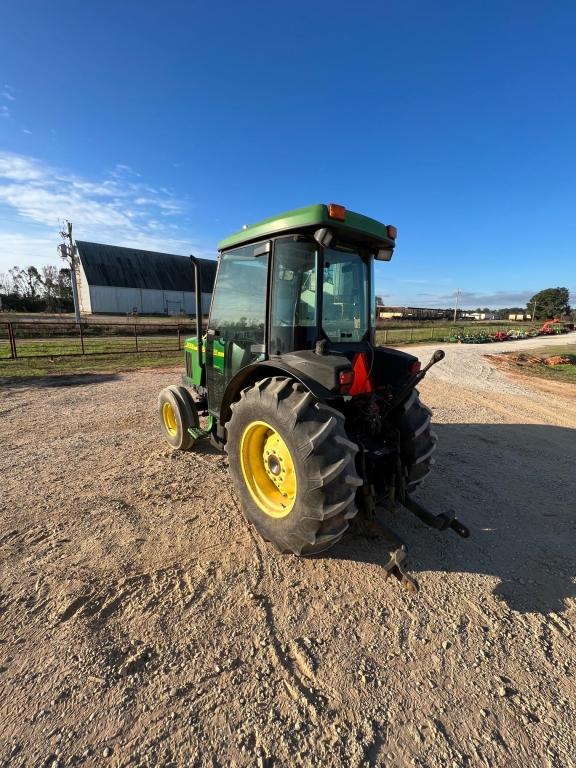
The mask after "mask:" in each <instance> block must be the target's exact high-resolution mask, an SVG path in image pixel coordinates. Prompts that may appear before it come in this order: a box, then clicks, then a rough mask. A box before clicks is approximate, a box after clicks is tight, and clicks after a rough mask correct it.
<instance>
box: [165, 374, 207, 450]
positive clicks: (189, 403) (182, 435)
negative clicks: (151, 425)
mask: <svg viewBox="0 0 576 768" xmlns="http://www.w3.org/2000/svg"><path fill="white" fill-rule="evenodd" d="M158 417H159V419H160V426H161V428H162V434H163V435H164V437H165V438H166V440H167V442H168V444H169V445H170V447H171V448H173V449H174V450H176V451H187V450H189V449H190V448H191V447H192V445H193V444H194V439H193V438H192V435H191V434H190V433H189V432H188V430H189V429H190V428H192V427H198V425H199V420H198V412H197V410H196V406H195V405H194V401H193V400H192V396H191V395H190V393H189V392H188V390H187V389H186V388H185V387H176V386H171V387H166V388H165V389H163V390H162V391H161V392H160V394H159V396H158Z"/></svg>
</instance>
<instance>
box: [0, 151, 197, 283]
mask: <svg viewBox="0 0 576 768" xmlns="http://www.w3.org/2000/svg"><path fill="white" fill-rule="evenodd" d="M0 207H5V208H7V209H8V210H10V211H12V212H13V213H14V214H16V216H17V218H20V219H22V220H23V222H24V221H27V222H29V225H28V226H29V227H31V228H32V229H33V231H34V233H35V234H34V235H33V236H32V237H31V238H26V237H25V236H24V235H23V234H22V233H19V234H18V235H14V234H13V230H14V226H13V225H11V226H10V231H8V232H6V231H4V232H2V231H1V230H0V256H1V257H2V267H1V268H2V269H3V268H5V264H6V259H7V258H9V255H10V253H14V254H15V255H16V254H18V255H21V256H22V258H24V257H25V256H27V250H26V242H29V244H30V253H31V254H34V253H39V252H40V251H42V253H48V254H49V255H51V254H52V253H53V252H54V249H55V247H56V244H57V242H58V234H57V233H58V229H59V225H60V223H61V222H62V220H64V219H69V220H71V221H72V222H73V224H74V233H75V236H76V237H77V238H78V239H79V240H82V239H84V240H95V241H97V242H104V243H111V244H116V245H130V246H133V247H140V248H147V249H150V250H159V251H166V252H172V253H190V252H191V250H192V247H191V243H190V241H189V240H187V239H184V238H182V239H180V238H175V236H174V235H175V233H174V225H172V224H169V223H168V221H167V220H166V217H167V216H175V215H178V214H181V213H184V211H185V205H184V204H183V203H182V202H181V201H180V200H178V199H177V198H176V197H175V196H174V195H173V194H172V193H171V192H170V191H169V190H167V189H161V190H158V189H155V188H154V187H151V186H149V185H146V184H143V183H142V182H140V181H139V180H138V174H137V173H136V172H135V171H133V170H132V169H131V168H129V167H128V166H125V165H117V166H115V168H114V169H113V170H112V171H111V172H108V173H107V174H105V176H104V177H103V178H102V179H86V178H82V177H79V176H77V175H74V174H71V173H68V172H63V171H61V170H58V169H54V168H52V167H50V166H48V165H46V164H44V163H42V162H41V161H40V160H38V159H36V158H32V157H27V156H25V155H17V154H13V153H7V152H0ZM38 230H41V234H40V236H37V232H38ZM48 243H51V246H50V248H49V250H46V249H47V244H48ZM196 252H197V253H199V251H198V249H197V248H196Z"/></svg>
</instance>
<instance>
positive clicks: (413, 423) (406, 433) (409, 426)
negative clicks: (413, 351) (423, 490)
mask: <svg viewBox="0 0 576 768" xmlns="http://www.w3.org/2000/svg"><path fill="white" fill-rule="evenodd" d="M431 421H432V411H431V410H430V409H429V408H427V407H426V406H425V405H424V404H423V403H422V402H421V401H420V397H419V393H418V390H417V389H414V390H413V391H412V394H411V395H410V397H409V398H408V399H407V400H406V402H405V403H404V405H403V406H401V407H400V409H399V414H398V415H397V416H396V417H395V419H394V426H395V427H396V429H397V430H398V431H399V432H400V456H401V459H402V464H403V467H404V480H405V483H406V490H407V491H408V492H411V491H413V490H415V489H416V488H417V487H418V486H419V485H420V483H422V482H423V480H424V479H425V478H426V477H427V475H428V474H429V473H430V471H431V467H432V465H433V463H434V459H433V458H432V454H433V453H434V451H435V450H436V443H437V442H438V438H437V436H436V434H435V433H434V432H433V431H432V429H431Z"/></svg>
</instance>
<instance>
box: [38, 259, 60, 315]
mask: <svg viewBox="0 0 576 768" xmlns="http://www.w3.org/2000/svg"><path fill="white" fill-rule="evenodd" d="M41 279H42V285H43V286H44V296H45V297H46V310H47V311H48V312H53V311H54V304H55V292H56V287H57V285H58V267H55V266H54V265H53V264H47V265H46V266H44V267H42V278H41Z"/></svg>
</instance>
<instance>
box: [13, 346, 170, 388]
mask: <svg viewBox="0 0 576 768" xmlns="http://www.w3.org/2000/svg"><path fill="white" fill-rule="evenodd" d="M183 359H184V353H183V352H182V350H180V351H179V352H178V351H177V352H155V353H154V354H146V353H141V354H138V355H130V354H124V355H122V354H120V355H118V354H116V355H105V354H104V355H84V356H78V357H53V358H47V357H29V358H19V359H17V360H0V385H1V384H2V383H6V382H7V381H9V380H10V379H12V378H16V377H29V376H51V375H54V374H73V373H92V372H94V371H100V372H108V373H109V372H114V373H116V372H121V371H133V370H137V369H138V368H164V367H169V366H173V365H180V366H183Z"/></svg>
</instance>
